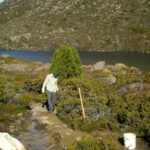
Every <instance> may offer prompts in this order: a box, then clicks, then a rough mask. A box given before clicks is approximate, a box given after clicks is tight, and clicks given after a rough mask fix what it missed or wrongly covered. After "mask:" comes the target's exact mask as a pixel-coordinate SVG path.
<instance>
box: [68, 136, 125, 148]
mask: <svg viewBox="0 0 150 150" xmlns="http://www.w3.org/2000/svg"><path fill="white" fill-rule="evenodd" d="M116 141H117V140H115V139H114V137H111V136H104V137H102V138H101V139H99V138H93V137H90V136H86V137H84V138H83V139H82V140H80V141H76V142H74V143H72V145H70V146H69V147H68V150H123V147H122V146H121V145H119V144H118V143H117V142H116Z"/></svg>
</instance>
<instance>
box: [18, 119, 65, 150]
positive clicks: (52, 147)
mask: <svg viewBox="0 0 150 150" xmlns="http://www.w3.org/2000/svg"><path fill="white" fill-rule="evenodd" d="M16 138H18V139H19V140H20V141H21V142H22V143H23V144H24V145H25V147H26V148H27V149H28V150H62V148H61V147H60V146H59V145H57V144H56V143H55V142H54V140H53V138H52V137H51V135H50V133H49V132H48V130H47V128H46V125H45V126H44V125H40V124H39V123H38V122H37V121H36V120H35V119H34V118H33V117H32V118H31V124H30V125H29V127H28V129H26V130H25V131H23V132H20V133H19V135H18V136H17V137H16Z"/></svg>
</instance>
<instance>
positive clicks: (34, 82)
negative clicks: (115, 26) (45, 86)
mask: <svg viewBox="0 0 150 150" xmlns="http://www.w3.org/2000/svg"><path fill="white" fill-rule="evenodd" d="M42 83H43V81H42V80H41V79H36V78H35V79H29V80H27V81H26V82H25V84H24V87H23V89H24V90H26V91H28V92H37V93H41V88H42Z"/></svg>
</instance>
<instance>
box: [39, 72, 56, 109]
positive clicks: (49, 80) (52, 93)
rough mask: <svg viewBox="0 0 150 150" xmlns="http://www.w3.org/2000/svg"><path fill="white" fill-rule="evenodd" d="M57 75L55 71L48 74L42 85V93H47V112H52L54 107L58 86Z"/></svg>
mask: <svg viewBox="0 0 150 150" xmlns="http://www.w3.org/2000/svg"><path fill="white" fill-rule="evenodd" d="M57 77H58V74H57V72H54V73H52V74H48V75H47V76H46V78H45V80H44V83H43V86H42V93H47V96H48V103H47V104H48V106H47V109H48V111H49V112H53V111H54V109H55V103H56V92H57V91H58V86H57V81H58V78H57Z"/></svg>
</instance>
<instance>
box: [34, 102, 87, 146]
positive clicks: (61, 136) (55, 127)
mask: <svg viewBox="0 0 150 150" xmlns="http://www.w3.org/2000/svg"><path fill="white" fill-rule="evenodd" d="M31 107H32V115H33V116H34V117H35V118H36V119H37V120H38V121H39V122H40V123H42V124H47V126H48V129H49V131H50V132H51V133H53V135H54V137H55V138H56V139H58V141H59V144H60V145H61V147H66V146H67V145H69V144H71V143H72V142H73V141H74V140H80V139H81V137H83V136H85V135H87V133H85V132H81V131H77V130H76V131H74V130H72V129H70V128H69V127H68V126H67V125H66V124H65V123H63V122H62V121H61V120H59V118H58V117H57V116H56V114H54V113H49V112H47V110H46V108H43V107H42V105H41V104H40V103H32V105H31Z"/></svg>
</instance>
